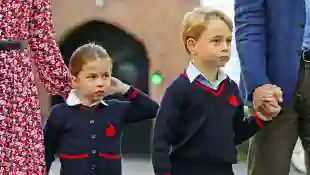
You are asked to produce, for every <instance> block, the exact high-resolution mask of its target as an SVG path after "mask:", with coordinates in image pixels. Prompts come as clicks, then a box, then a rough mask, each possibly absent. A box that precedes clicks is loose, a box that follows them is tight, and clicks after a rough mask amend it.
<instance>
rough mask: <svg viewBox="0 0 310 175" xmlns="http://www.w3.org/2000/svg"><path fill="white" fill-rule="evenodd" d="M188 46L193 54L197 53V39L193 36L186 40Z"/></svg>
mask: <svg viewBox="0 0 310 175" xmlns="http://www.w3.org/2000/svg"><path fill="white" fill-rule="evenodd" d="M186 47H187V49H188V51H189V52H190V53H191V54H195V53H196V49H195V48H196V40H194V39H193V38H188V39H187V40H186Z"/></svg>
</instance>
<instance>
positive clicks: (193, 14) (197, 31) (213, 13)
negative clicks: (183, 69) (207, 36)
mask: <svg viewBox="0 0 310 175" xmlns="http://www.w3.org/2000/svg"><path fill="white" fill-rule="evenodd" d="M211 19H220V20H222V21H223V22H225V23H226V24H227V26H228V27H229V28H230V29H231V31H232V30H233V24H232V21H231V19H230V18H229V17H228V16H227V15H226V14H225V13H223V12H222V11H220V10H218V9H215V8H212V7H198V8H195V9H194V10H192V11H190V12H187V13H186V14H185V15H184V19H183V26H182V41H183V44H184V46H185V49H186V51H187V52H188V53H190V52H189V50H188V48H187V44H186V43H187V40H188V39H189V38H193V39H194V40H198V39H199V38H200V36H201V34H202V33H203V32H204V31H205V30H206V29H207V28H208V22H209V21H210V20H211Z"/></svg>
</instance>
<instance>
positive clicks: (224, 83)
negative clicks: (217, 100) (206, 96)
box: [183, 72, 227, 96]
mask: <svg viewBox="0 0 310 175" xmlns="http://www.w3.org/2000/svg"><path fill="white" fill-rule="evenodd" d="M183 75H184V76H185V77H186V78H187V79H188V75H187V74H186V72H184V73H183ZM226 80H227V79H225V80H224V81H223V82H221V83H220V85H219V88H218V90H214V89H212V88H210V87H207V86H205V85H204V84H202V83H201V82H199V81H197V80H194V82H193V83H194V84H195V85H197V86H199V87H200V88H202V89H203V90H204V91H206V92H209V93H211V94H213V95H215V96H220V95H221V94H222V92H223V91H224V89H225V87H226Z"/></svg>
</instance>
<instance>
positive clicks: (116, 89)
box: [107, 77, 130, 95]
mask: <svg viewBox="0 0 310 175" xmlns="http://www.w3.org/2000/svg"><path fill="white" fill-rule="evenodd" d="M129 88H130V86H129V85H128V84H126V83H123V82H122V81H121V80H119V79H117V78H114V77H112V78H111V85H110V87H109V88H108V90H107V95H113V94H118V93H120V94H125V93H126V92H127V91H128V90H129Z"/></svg>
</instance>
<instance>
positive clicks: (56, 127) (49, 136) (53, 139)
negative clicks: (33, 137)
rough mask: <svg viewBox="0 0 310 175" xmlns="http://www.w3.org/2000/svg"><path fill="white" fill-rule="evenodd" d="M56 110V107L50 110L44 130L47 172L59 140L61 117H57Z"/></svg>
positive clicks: (57, 112) (53, 158)
mask: <svg viewBox="0 0 310 175" xmlns="http://www.w3.org/2000/svg"><path fill="white" fill-rule="evenodd" d="M57 110H59V109H57V108H56V107H54V108H52V110H51V112H50V116H49V118H48V120H47V123H46V125H45V128H44V145H45V164H46V169H47V171H48V172H49V170H50V167H51V165H52V163H53V161H54V160H55V154H56V152H57V149H58V143H59V138H60V137H61V127H62V120H61V118H62V117H63V116H61V115H59V111H57Z"/></svg>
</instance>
